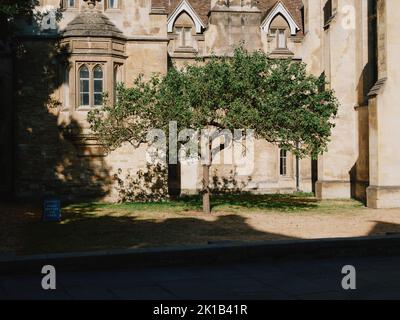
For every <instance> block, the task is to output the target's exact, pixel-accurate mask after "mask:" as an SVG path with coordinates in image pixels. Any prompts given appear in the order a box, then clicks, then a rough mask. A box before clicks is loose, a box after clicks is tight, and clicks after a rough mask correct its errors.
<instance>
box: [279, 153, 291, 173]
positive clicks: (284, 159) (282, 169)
mask: <svg viewBox="0 0 400 320" xmlns="http://www.w3.org/2000/svg"><path fill="white" fill-rule="evenodd" d="M288 160H289V157H288V152H287V150H284V149H279V176H281V177H288Z"/></svg>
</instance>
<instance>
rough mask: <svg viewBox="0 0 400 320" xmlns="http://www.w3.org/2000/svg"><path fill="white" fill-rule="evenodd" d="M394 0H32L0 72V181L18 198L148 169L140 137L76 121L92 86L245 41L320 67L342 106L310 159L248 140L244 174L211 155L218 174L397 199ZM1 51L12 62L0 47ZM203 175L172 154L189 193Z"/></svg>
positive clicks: (250, 187) (90, 189) (85, 189)
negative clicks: (125, 141) (105, 139)
mask: <svg viewBox="0 0 400 320" xmlns="http://www.w3.org/2000/svg"><path fill="white" fill-rule="evenodd" d="M399 9H400V3H399V2H398V1H397V0H368V1H364V0H281V1H276V0H258V1H255V0H61V1H60V0H41V1H40V6H39V7H38V8H37V10H38V12H42V13H43V14H42V18H41V19H39V20H34V21H31V23H28V24H24V28H23V31H22V32H21V34H20V37H19V39H20V41H21V43H23V47H24V52H23V53H21V54H20V55H19V56H18V57H16V58H15V59H14V62H13V68H12V69H9V72H11V71H10V70H13V71H12V77H13V80H12V83H13V85H14V87H13V88H11V87H10V88H8V89H7V86H3V85H2V89H3V90H8V91H13V92H14V93H15V95H14V98H13V99H12V100H11V99H10V100H4V102H5V104H3V108H4V110H8V111H5V113H6V114H8V115H10V114H12V118H13V124H14V127H13V128H9V126H5V125H3V127H2V128H4V129H3V130H5V131H7V132H8V133H11V134H9V135H8V136H7V135H3V137H6V136H7V137H10V136H12V138H8V139H5V140H6V142H2V141H0V143H3V144H7V147H8V148H9V149H8V150H9V152H8V153H7V154H8V156H6V155H2V158H1V161H2V170H3V171H2V172H1V174H2V175H1V177H2V181H3V182H2V183H3V185H4V186H2V187H3V189H4V190H7V189H8V190H12V192H13V193H14V194H15V195H16V196H18V197H39V196H43V195H47V194H52V193H55V194H57V195H59V196H61V197H64V198H74V199H76V198H79V197H85V198H86V197H101V198H103V199H106V200H116V199H118V196H119V195H118V190H119V188H118V181H119V182H120V183H121V181H124V180H126V179H128V177H134V176H135V175H136V173H137V172H138V171H140V170H145V169H146V157H145V150H146V146H141V147H139V148H136V149H135V148H133V147H132V146H130V145H124V146H122V147H121V148H119V149H118V150H115V151H113V152H112V153H110V154H106V153H105V152H104V150H103V148H102V146H101V145H99V144H98V142H97V141H96V139H95V136H93V134H92V133H91V132H90V129H89V126H88V123H87V120H86V117H87V113H88V111H89V110H91V109H92V108H96V107H98V106H99V105H101V103H102V93H103V92H107V93H108V95H109V98H110V99H114V98H115V97H114V95H115V86H116V84H117V83H120V82H122V83H124V84H126V85H128V86H129V85H132V84H133V82H134V81H135V79H136V78H137V77H138V76H139V75H141V74H143V75H144V76H145V77H150V76H151V75H152V74H153V73H161V74H163V73H165V72H167V70H168V68H174V67H177V68H179V67H182V66H184V65H185V64H188V63H192V62H193V61H194V60H195V59H196V58H197V59H198V58H200V59H204V60H206V59H207V58H208V57H210V55H212V54H216V55H221V56H222V55H231V54H232V53H233V50H234V48H235V47H237V46H238V45H239V44H241V43H243V44H244V46H245V47H246V48H247V49H248V50H262V51H264V52H266V53H268V54H269V55H270V56H271V58H292V59H294V60H298V61H304V62H305V63H307V65H308V70H309V72H311V73H313V74H315V75H317V76H319V75H321V74H324V75H325V76H326V78H327V80H328V82H329V86H330V87H331V88H332V89H334V90H335V92H336V95H337V97H338V98H339V101H340V109H339V115H338V118H337V119H336V127H335V129H334V132H333V136H332V141H331V143H330V145H329V150H328V152H326V153H325V154H323V155H321V156H320V157H319V159H318V160H317V161H311V160H310V159H301V160H298V159H296V158H295V157H294V156H292V155H291V154H290V153H286V152H284V151H282V150H279V148H278V146H276V145H272V144H270V143H267V142H265V141H257V142H256V146H255V150H256V154H255V159H254V170H253V173H252V174H251V175H249V176H246V177H238V176H237V174H236V172H235V168H234V167H232V166H226V165H225V166H224V165H218V164H216V165H214V166H213V169H212V170H213V172H214V173H215V177H214V178H215V181H217V182H218V181H219V179H220V180H221V181H222V183H224V184H226V187H228V188H234V187H237V185H235V183H234V182H233V181H236V179H238V180H239V184H240V188H241V189H242V190H246V191H251V192H257V193H271V192H293V191H295V190H296V189H300V190H303V191H308V192H311V191H314V192H315V193H316V194H317V196H318V197H320V198H351V197H353V198H358V199H361V200H364V201H366V203H367V204H368V206H370V207H373V208H383V207H400V145H399V144H400V139H399V137H400V109H399V107H398V99H396V98H397V97H398V96H399V95H400V93H398V91H397V90H396V87H395V83H396V82H397V80H398V78H399V67H398V66H397V65H396V63H395V62H396V58H398V57H400V56H399V50H398V49H399V46H398V41H399V40H398V37H396V34H395V32H396V30H398V28H397V27H398V25H399V24H400V19H398V16H399V14H398V12H400V11H399ZM0 59H2V61H4V63H2V68H5V69H6V67H5V66H6V65H8V66H10V63H11V62H10V58H9V57H8V56H7V54H6V53H5V54H4V55H2V56H1V57H0ZM7 59H8V60H7ZM7 70H8V69H7ZM2 74H3V70H2ZM4 74H5V73H4ZM4 79H6V78H5V76H3V75H2V83H3V81H4ZM3 96H5V95H3ZM11 110H12V111H11ZM6 127H7V128H6ZM2 150H5V149H3V147H2ZM10 155H11V156H10ZM3 175H4V177H6V176H7V177H8V178H3ZM200 177H201V174H200V167H199V165H193V164H186V163H182V164H181V166H180V169H179V175H175V177H173V179H175V180H177V181H175V182H176V183H177V185H179V189H180V192H181V193H194V192H196V190H198V189H199V187H200V181H201V178H200ZM218 183H219V182H218Z"/></svg>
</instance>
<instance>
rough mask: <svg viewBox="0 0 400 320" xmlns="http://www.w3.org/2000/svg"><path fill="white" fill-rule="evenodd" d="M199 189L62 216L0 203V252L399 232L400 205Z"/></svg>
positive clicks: (69, 209) (86, 206)
mask: <svg viewBox="0 0 400 320" xmlns="http://www.w3.org/2000/svg"><path fill="white" fill-rule="evenodd" d="M212 203H213V208H212V210H213V213H212V214H211V215H204V214H203V213H202V211H201V200H200V198H199V197H186V198H182V199H179V200H175V201H168V202H163V203H126V204H106V203H82V204H71V205H67V206H64V207H63V210H62V216H63V218H62V221H61V222H60V223H43V222H41V220H40V218H41V208H40V206H33V205H22V204H18V205H15V204H3V205H0V211H1V214H0V253H11V254H17V255H19V254H35V253H50V252H70V251H88V250H103V249H114V248H139V247H154V246H167V245H178V244H184V245H187V244H206V243H208V242H210V241H211V242H218V241H261V240H278V239H312V238H329V237H352V236H365V235H377V234H385V233H397V232H400V210H397V209H396V210H370V209H366V208H364V206H363V205H362V204H361V203H359V202H356V201H351V200H349V201H339V200H337V201H333V200H332V201H327V200H324V201H318V200H317V199H315V198H313V197H311V196H310V195H307V194H295V195H226V196H214V197H212Z"/></svg>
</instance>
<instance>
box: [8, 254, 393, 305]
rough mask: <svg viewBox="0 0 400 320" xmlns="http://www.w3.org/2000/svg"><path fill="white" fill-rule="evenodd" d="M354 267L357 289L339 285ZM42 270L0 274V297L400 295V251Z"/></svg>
mask: <svg viewBox="0 0 400 320" xmlns="http://www.w3.org/2000/svg"><path fill="white" fill-rule="evenodd" d="M344 265H353V266H354V267H355V268H356V270H357V290H354V291H344V290H343V289H342V287H341V281H342V277H343V276H344V275H342V274H341V270H342V267H343V266H344ZM41 279H42V275H41V273H40V270H38V275H37V276H0V298H1V299H243V300H245V299H400V255H399V256H394V257H369V258H335V259H330V260H327V259H324V260H304V261H281V262H274V263H271V262H257V263H255V262H254V263H242V264H237V263H236V264H228V265H218V266H211V267H207V266H197V267H168V268H147V269H136V270H134V269H132V270H114V271H96V272H69V273H58V274H57V289H56V290H55V291H44V290H42V289H41Z"/></svg>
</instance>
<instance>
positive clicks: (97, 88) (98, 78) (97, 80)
mask: <svg viewBox="0 0 400 320" xmlns="http://www.w3.org/2000/svg"><path fill="white" fill-rule="evenodd" d="M93 104H94V105H95V106H101V105H102V104H103V69H102V68H101V66H99V65H97V66H95V67H94V69H93Z"/></svg>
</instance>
